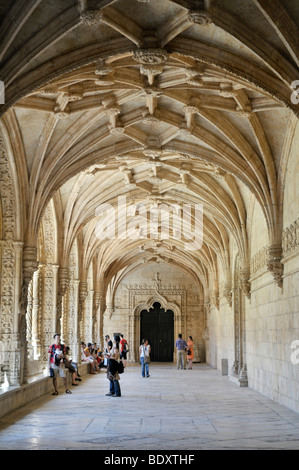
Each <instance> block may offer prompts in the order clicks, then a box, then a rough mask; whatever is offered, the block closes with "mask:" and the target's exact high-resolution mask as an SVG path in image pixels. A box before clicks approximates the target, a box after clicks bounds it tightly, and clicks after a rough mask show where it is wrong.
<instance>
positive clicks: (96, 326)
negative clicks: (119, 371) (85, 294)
mask: <svg viewBox="0 0 299 470" xmlns="http://www.w3.org/2000/svg"><path fill="white" fill-rule="evenodd" d="M93 305H94V311H93V337H94V341H96V342H97V343H98V344H99V345H100V347H101V348H102V347H104V343H102V337H101V333H100V306H101V294H100V292H95V293H94V302H93Z"/></svg>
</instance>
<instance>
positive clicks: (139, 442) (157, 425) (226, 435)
mask: <svg viewBox="0 0 299 470" xmlns="http://www.w3.org/2000/svg"><path fill="white" fill-rule="evenodd" d="M150 374H151V376H150V378H142V377H141V373H140V366H139V365H129V366H128V367H127V368H126V370H125V373H124V374H123V375H122V376H121V388H122V397H121V398H113V397H107V396H105V393H107V392H108V388H109V382H108V380H107V378H106V375H105V373H104V372H101V373H100V374H98V375H95V376H85V377H84V378H83V380H82V382H81V383H80V385H79V386H78V387H73V388H72V392H73V393H72V395H66V394H65V393H64V390H63V389H61V390H60V393H59V395H58V396H56V397H52V396H51V395H47V396H43V397H40V398H39V399H38V400H35V401H34V402H32V403H30V404H28V405H26V406H24V407H22V408H20V409H19V410H17V411H15V412H13V413H11V414H9V415H7V416H5V417H3V418H2V419H1V421H0V449H1V450H8V449H10V450H14V449H16V450H23V449H24V450H47V449H53V450H67V449H68V450H81V449H82V450H92V449H105V450H176V451H178V450H180V451H184V450H185V451H187V450H198V449H207V450H208V449H269V450H270V449H298V447H299V415H298V414H296V413H294V412H292V411H290V410H288V409H287V408H285V407H284V406H281V405H279V404H277V403H275V402H274V401H272V400H270V399H268V398H266V397H264V396H262V395H260V394H259V393H257V392H255V391H253V390H251V389H250V388H239V387H237V386H236V385H235V384H233V383H232V382H231V381H230V380H229V378H228V377H227V376H222V375H221V373H220V372H219V371H217V370H215V369H213V368H211V367H209V366H207V365H205V364H195V365H194V368H193V370H176V366H175V364H166V363H165V364H158V363H156V364H151V366H150Z"/></svg>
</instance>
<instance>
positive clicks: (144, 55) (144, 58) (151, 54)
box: [133, 48, 168, 66]
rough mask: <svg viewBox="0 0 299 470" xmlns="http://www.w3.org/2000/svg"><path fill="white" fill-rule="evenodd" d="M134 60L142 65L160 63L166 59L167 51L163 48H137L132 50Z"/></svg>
mask: <svg viewBox="0 0 299 470" xmlns="http://www.w3.org/2000/svg"><path fill="white" fill-rule="evenodd" d="M133 58H134V60H136V62H138V64H142V65H146V66H149V65H161V64H164V63H165V62H166V61H167V60H168V52H167V51H166V50H164V49H151V48H149V49H138V50H136V51H135V52H134V55H133Z"/></svg>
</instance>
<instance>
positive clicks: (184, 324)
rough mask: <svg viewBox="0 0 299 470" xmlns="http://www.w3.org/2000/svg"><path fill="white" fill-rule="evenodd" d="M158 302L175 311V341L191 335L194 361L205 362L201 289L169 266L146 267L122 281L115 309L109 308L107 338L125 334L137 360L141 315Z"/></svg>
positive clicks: (106, 315) (117, 290)
mask: <svg viewBox="0 0 299 470" xmlns="http://www.w3.org/2000/svg"><path fill="white" fill-rule="evenodd" d="M157 273H158V279H157V278H156V277H157ZM156 301H157V302H160V304H161V306H162V307H163V308H166V309H170V310H173V311H174V338H175V339H176V338H177V335H178V334H179V333H182V334H183V336H184V338H187V337H188V336H189V335H191V336H192V337H193V339H194V348H195V361H197V362H198V361H201V362H203V361H204V360H205V343H204V339H203V331H204V314H203V298H201V295H200V293H199V287H198V286H197V285H196V284H195V282H194V281H193V280H192V279H191V278H190V277H188V276H187V275H186V274H185V273H183V272H181V271H179V270H178V269H177V268H172V267H171V266H169V265H166V264H159V265H157V264H156V265H154V264H147V265H146V266H144V267H143V268H141V269H138V270H136V271H134V272H132V273H131V274H128V275H127V276H126V277H125V278H124V279H123V280H122V281H121V283H120V284H119V286H118V288H117V289H116V294H115V299H114V305H113V306H112V304H110V305H111V306H110V307H109V308H107V310H106V312H105V315H104V334H105V335H106V334H109V335H110V337H112V336H113V334H114V333H117V332H118V333H122V334H123V335H124V336H125V338H126V339H127V340H128V343H129V345H130V355H129V360H130V361H134V360H137V359H138V347H139V342H140V312H141V310H143V309H146V310H148V309H149V308H150V307H152V305H153V303H154V302H156ZM174 352H175V351H174ZM174 358H175V356H174Z"/></svg>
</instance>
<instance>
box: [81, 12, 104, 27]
mask: <svg viewBox="0 0 299 470" xmlns="http://www.w3.org/2000/svg"><path fill="white" fill-rule="evenodd" d="M102 18H103V14H102V12H101V11H100V10H84V11H81V12H80V20H81V21H82V23H83V24H85V25H86V26H97V25H98V24H99V23H101V21H102Z"/></svg>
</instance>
